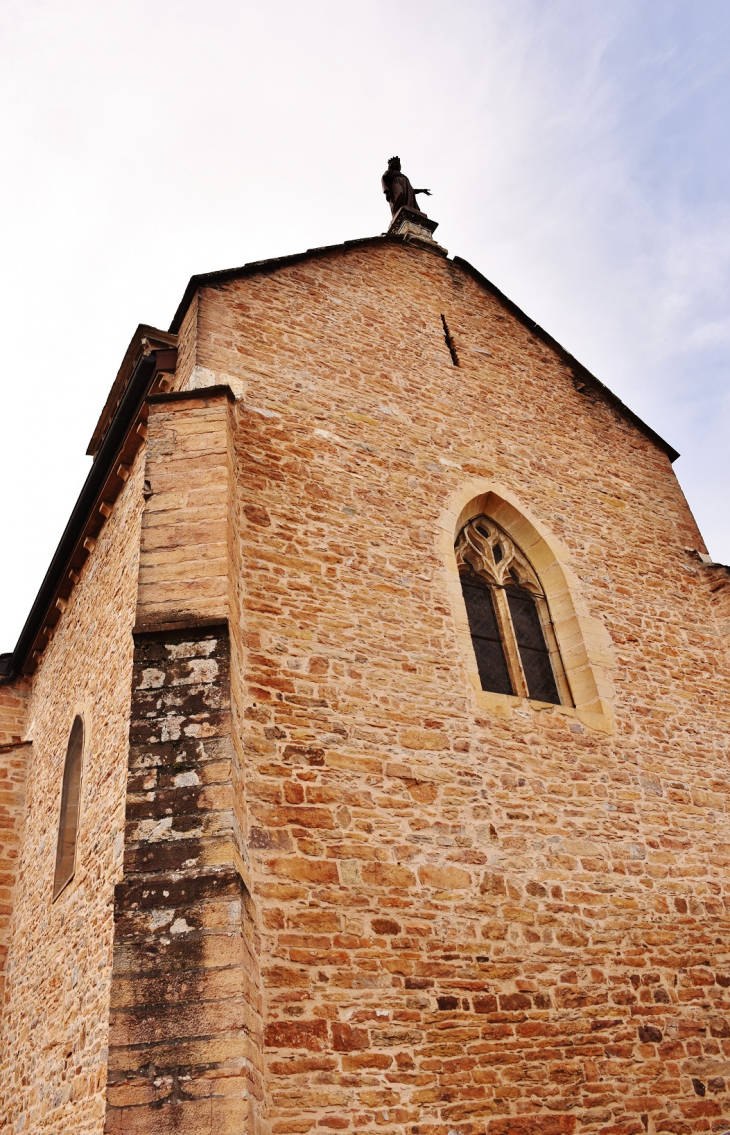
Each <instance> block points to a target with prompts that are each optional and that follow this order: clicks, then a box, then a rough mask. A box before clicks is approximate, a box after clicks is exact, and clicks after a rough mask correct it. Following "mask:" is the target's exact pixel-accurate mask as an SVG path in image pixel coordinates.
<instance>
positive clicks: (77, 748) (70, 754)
mask: <svg viewBox="0 0 730 1135" xmlns="http://www.w3.org/2000/svg"><path fill="white" fill-rule="evenodd" d="M83 753H84V723H83V721H82V720H81V718H80V717H78V716H77V717H75V718H74V723H73V725H72V726H71V736H70V737H69V739H68V747H67V749H66V761H65V764H64V766H63V787H62V789H61V815H60V817H59V821H58V843H57V846H56V871H55V875H54V878H53V897H54V899H55V898H57V897H58V896H59V895H60V893H61V891H62V890H63V889H64V887H65V886H66V884H67V883H69V882H70V880H71V879H72V878H73V875H74V870H75V867H76V839H77V836H78V830H79V805H80V800H81V763H82V758H83Z"/></svg>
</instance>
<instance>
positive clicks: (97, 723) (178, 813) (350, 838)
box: [0, 232, 730, 1135]
mask: <svg viewBox="0 0 730 1135" xmlns="http://www.w3.org/2000/svg"><path fill="white" fill-rule="evenodd" d="M90 452H91V453H92V455H93V456H94V462H93V465H92V468H91V472H90V474H89V480H88V481H87V483H86V485H85V486H84V489H83V490H82V494H81V497H80V499H79V504H78V505H77V506H76V509H75V510H74V513H73V515H72V517H71V520H70V521H69V527H68V528H67V530H66V533H65V535H64V538H63V540H62V543H61V545H60V547H59V551H58V553H57V554H56V557H55V558H54V561H53V563H52V564H51V567H50V568H49V573H48V575H47V577H46V581H45V582H44V584H43V587H42V589H41V592H40V593H39V597H38V600H37V601H36V603H35V605H34V607H33V610H32V611H31V613H30V616H29V619H28V622H27V624H26V627H25V629H24V631H23V633H22V634H21V638H20V640H19V643H18V645H17V647H16V649H15V651H14V652H13V653H12V654H11V655H6V656H3V657H2V659H0V666H1V667H2V670H1V671H0V672H1V673H2V674H3V675H4V677H3V678H2V679H1V680H0V778H1V780H2V784H1V786H0V859H1V861H2V862H1V866H0V987H1V988H2V997H3V1005H2V1050H1V1053H0V1129H1V1130H3V1131H7V1132H8V1133H9V1135H10V1133H12V1135H16V1133H18V1135H20V1133H22V1135H36V1133H41V1132H43V1133H44V1135H46V1133H47V1135H51V1133H52V1135H62V1133H63V1135H69V1133H72V1135H76V1133H79V1135H81V1133H83V1135H102V1133H103V1132H108V1133H115V1135H116V1133H119V1135H122V1133H124V1135H167V1133H172V1132H175V1133H185V1135H243V1133H244V1132H245V1133H247V1135H305V1133H310V1132H311V1133H312V1135H315V1133H320V1132H321V1133H325V1135H326V1133H327V1132H330V1133H333V1132H334V1133H337V1132H347V1133H350V1135H354V1133H356V1132H357V1133H360V1132H363V1133H364V1132H367V1133H373V1135H374V1133H376V1132H377V1133H378V1135H390V1133H393V1135H482V1133H485V1135H522V1133H524V1135H579V1133H580V1135H584V1133H589V1132H590V1133H595V1135H599V1133H600V1135H644V1133H648V1135H659V1133H672V1135H690V1133H694V1132H714V1133H716V1135H719V1133H720V1132H724V1131H725V1130H726V1129H727V1128H730V1094H729V1093H730V937H729V932H730V877H729V875H728V868H729V867H730V825H729V823H728V820H729V817H728V810H729V808H730V794H729V788H730V768H729V767H728V757H729V752H728V742H729V740H730V704H729V698H728V662H729V647H730V572H729V571H728V569H726V568H724V567H722V566H721V565H717V564H713V563H711V561H710V558H709V557H708V556H707V554H706V549H705V546H704V544H703V543H702V538H701V536H700V534H699V532H698V530H697V526H696V524H695V522H694V519H693V517H692V514H691V512H690V510H689V508H688V506H687V503H686V501H685V499H684V497H683V495H682V492H681V490H680V488H679V485H678V483H677V481H676V479H675V476H674V473H673V471H672V466H671V461H672V459H673V458H674V457H675V456H676V454H675V453H674V451H673V450H672V449H671V447H670V446H669V445H667V443H666V442H664V441H662V439H661V438H659V437H658V436H657V435H656V434H655V433H654V432H653V431H652V430H651V429H650V428H649V427H648V426H646V425H645V424H644V423H643V422H641V421H640V420H639V419H638V418H637V417H636V416H635V415H634V414H632V412H631V411H630V410H629V409H628V408H627V407H625V406H623V405H622V404H621V403H620V402H619V401H618V399H616V398H615V396H613V395H612V394H611V393H610V391H608V390H606V388H605V387H603V386H602V385H601V384H600V382H598V381H597V380H596V379H594V378H593V377H592V376H591V375H589V374H588V373H587V372H586V371H585V370H584V368H582V367H581V366H580V364H578V363H577V362H576V360H574V359H572V358H571V356H569V355H568V354H567V352H565V351H564V350H563V349H562V348H561V347H560V346H559V345H558V344H557V343H555V342H554V341H553V340H552V339H551V338H550V336H549V335H547V334H546V332H544V331H543V330H542V329H541V328H539V327H537V326H535V325H534V324H533V323H532V321H531V320H529V319H528V318H527V316H525V315H523V313H521V312H520V311H519V310H518V309H517V308H515V306H514V305H513V304H512V303H510V301H509V300H507V299H506V298H505V297H504V296H502V295H501V294H500V293H499V292H498V291H497V289H496V288H495V287H494V286H493V285H491V284H490V283H489V282H488V281H487V280H485V279H484V278H483V277H481V276H480V275H479V273H478V272H476V271H475V270H474V269H473V268H471V267H470V266H469V265H468V264H466V263H465V262H464V261H461V260H459V259H458V258H457V259H456V260H450V259H449V258H448V257H447V255H446V253H445V250H443V249H441V248H440V247H439V246H438V245H436V244H435V243H434V242H433V241H431V240H429V239H427V237H426V238H423V239H420V238H419V237H418V235H417V234H416V235H415V236H414V235H413V234H412V233H410V232H409V233H407V234H406V235H405V236H403V235H400V236H399V235H393V234H390V235H386V236H384V237H378V238H372V239H367V240H364V241H353V242H350V243H348V244H345V245H342V246H337V247H334V248H329V249H319V250H313V251H311V252H309V253H306V254H303V255H301V256H294V257H289V258H284V259H281V260H277V261H269V262H263V263H260V264H254V265H249V266H247V267H245V268H242V269H238V270H234V271H230V272H222V273H214V274H211V275H209V276H202V277H194V278H193V280H192V281H191V284H190V286H189V288H188V290H187V291H186V293H185V296H184V298H183V302H182V304H181V307H180V309H179V311H178V314H177V316H176V317H175V320H174V321H173V324H172V327H171V329H170V331H169V332H162V331H157V330H155V329H153V328H149V327H140V328H139V330H138V332H137V333H136V335H135V336H134V338H133V340H132V343H131V344H130V348H129V350H128V352H127V355H126V356H125V359H124V361H123V363H122V367H121V370H120V372H119V375H118V377H117V380H116V382H115V383H114V386H113V388H112V392H111V394H110V396H109V400H108V402H107V405H106V406H105V408H104V410H103V412H102V415H101V418H100V421H99V425H98V426H97V429H96V430H95V432H94V437H93V438H92V443H91V446H90ZM476 517H483V518H485V519H484V520H483V521H482V524H487V525H489V526H490V527H488V528H485V529H483V531H484V532H488V533H491V535H490V539H491V540H492V544H494V541H495V540H496V539H499V540H501V541H502V543H501V544H500V545H499V550H498V552H495V553H494V558H495V563H496V562H499V560H500V558H501V557H502V556H503V555H505V554H507V553H506V552H505V551H504V549H507V550H508V551H509V550H510V549H512V550H514V549H516V551H515V552H514V555H515V556H517V557H518V558H517V559H515V561H514V562H515V563H517V562H518V559H519V562H520V563H521V564H526V565H527V567H525V568H524V571H525V572H526V573H528V574H529V573H530V572H531V573H532V575H530V578H531V579H532V580H534V581H536V582H535V583H534V587H533V590H534V591H535V594H536V595H537V596H538V598H537V599H536V600H535V602H536V603H537V605H538V607H539V610H540V611H541V612H542V614H541V615H540V618H541V619H542V626H543V631H542V632H541V633H543V634H544V636H545V645H544V651H549V652H550V659H551V662H550V665H551V666H552V667H553V671H554V674H555V683H556V685H555V687H554V688H555V689H556V690H559V691H561V692H560V693H559V699H560V702H561V704H552V703H550V702H538V701H534V700H530V698H529V697H522V696H519V695H518V694H516V693H513V694H507V693H499V692H494V689H495V687H494V686H492V687H491V688H483V686H485V685H486V686H487V687H489V682H488V681H486V682H485V680H484V670H483V667H482V669H480V666H482V663H481V662H479V658H478V650H479V649H482V648H481V647H479V644H478V643H477V639H476V638H473V636H474V635H476V634H477V631H476V630H475V625H476V624H475V623H474V622H473V619H472V616H471V615H469V616H468V615H467V609H466V607H465V605H464V599H463V598H462V590H461V586H462V585H461V581H460V574H459V567H458V565H457V559H456V556H455V553H454V543H455V541H456V539H457V536H458V535H459V533H460V532H461V531H462V529H463V527H464V525H465V524H466V523H467V522H469V521H471V520H474V518H476ZM495 533H496V534H497V535H496V536H495ZM477 538H478V537H475V539H477ZM484 538H485V539H486V537H484ZM485 547H486V545H485ZM485 554H486V553H485ZM489 554H490V555H491V554H492V553H491V552H490V553H489ZM509 554H510V555H511V554H512V552H511V551H509ZM520 557H521V558H520ZM462 569H463V565H462ZM495 570H496V569H495ZM462 574H463V570H462ZM503 574H505V578H507V586H508V588H509V586H513V583H511V582H510V580H514V579H516V578H517V577H516V576H514V575H513V576H512V577H509V578H508V577H507V575H506V565H505V567H504V571H503ZM484 586H486V584H485V585H484ZM490 586H491V584H490ZM500 586H501V585H500ZM495 587H496V585H495ZM483 594H484V595H485V596H487V597H488V596H489V594H492V595H493V596H494V598H493V600H492V602H493V603H494V605H495V606H494V611H495V612H496V615H494V616H490V618H492V619H494V618H496V620H497V622H496V624H495V625H496V626H497V630H496V631H495V632H494V633H493V638H492V639H491V640H489V641H490V642H491V643H492V644H493V645H492V646H489V647H488V649H489V650H492V651H494V650H497V651H498V652H499V651H500V650H502V651H503V656H504V658H505V659H506V663H505V664H506V665H507V666H508V667H509V668H510V673H511V674H512V675H514V674H515V673H518V672H519V673H521V670H520V667H521V662H520V657H522V662H523V663H525V657H526V655H525V653H524V651H525V650H526V649H527V648H526V647H525V646H524V643H523V641H522V640H521V639H520V634H521V633H523V632H521V631H520V629H519V626H518V624H517V621H515V629H514V635H516V636H517V637H516V638H514V636H513V637H510V635H512V631H511V630H510V628H509V626H507V622H508V621H509V619H510V618H512V619H514V620H516V619H517V615H516V614H515V611H516V608H514V607H509V604H508V600H509V603H512V602H513V600H512V599H511V598H509V596H510V594H511V593H510V592H509V590H506V591H504V594H502V592H500V593H499V594H498V593H497V591H496V590H495V588H494V587H492V591H491V592H490V591H488V590H487V591H484V593H483ZM484 601H485V602H489V600H488V598H487V599H485V600H484ZM500 604H501V606H500ZM538 607H536V608H535V609H536V610H537V609H538ZM510 611H512V615H510ZM470 620H472V621H470ZM510 625H511V624H510ZM484 633H485V634H486V633H487V632H484ZM489 633H492V632H489ZM485 641H486V640H485ZM500 642H501V643H502V645H501V646H500V645H499V643H500ZM494 643H497V645H496V646H494ZM515 643H516V645H515ZM483 649H485V650H486V649H487V647H484V648H483ZM540 649H543V647H542V646H541V647H540ZM519 651H522V652H523V653H522V655H520V654H519ZM490 657H491V656H490ZM500 657H501V656H500ZM546 657H547V655H546ZM525 666H526V663H525ZM525 673H527V670H525ZM520 680H523V679H520ZM512 688H514V689H517V688H518V685H516V684H515V682H514V681H513V687H512ZM557 697H558V695H556V697H555V700H557ZM76 716H79V717H81V719H82V721H83V725H84V749H83V758H82V765H81V780H80V789H79V791H80V806H79V812H78V821H76V819H75V816H76V813H75V812H74V813H73V815H72V820H68V821H66V820H64V821H63V823H65V824H66V825H68V824H69V823H70V824H71V827H68V826H67V827H66V828H64V831H66V833H67V835H68V838H70V839H71V840H72V841H73V840H74V839H75V845H74V846H75V861H74V862H75V869H74V874H73V878H72V879H71V881H70V883H69V884H68V885H67V886H66V887H65V889H64V890H62V891H61V893H60V894H59V895H58V897H57V898H56V899H55V901H54V900H53V880H54V864H55V861H56V855H57V841H58V836H59V823H60V822H61V821H60V815H61V811H60V809H61V793H62V785H63V784H64V782H65V781H66V780H67V778H68V777H70V776H71V773H70V772H69V771H68V768H67V767H66V764H65V761H66V750H67V745H68V741H69V736H70V732H71V727H72V724H73V721H74V719H75V717H76ZM69 767H70V766H69ZM69 783H70V782H69ZM69 791H70V789H69ZM69 798H72V797H69Z"/></svg>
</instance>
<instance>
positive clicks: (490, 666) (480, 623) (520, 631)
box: [454, 514, 572, 705]
mask: <svg viewBox="0 0 730 1135" xmlns="http://www.w3.org/2000/svg"><path fill="white" fill-rule="evenodd" d="M454 551H455V554H456V562H457V566H458V569H459V576H460V579H461V589H462V595H463V597H464V603H465V606H466V613H467V619H468V622H469V630H470V633H471V639H472V645H473V647H474V653H475V655H476V661H477V668H478V671H479V679H480V681H481V685H482V689H484V690H488V691H491V692H493V693H500V694H514V695H516V696H518V697H529V698H532V699H533V700H535V701H544V702H551V703H552V704H555V705H560V704H563V705H571V704H572V699H571V697H570V691H569V688H568V683H567V680H566V677H565V671H564V669H563V665H562V661H561V659H560V652H559V650H558V644H557V640H556V638H555V632H554V630H553V626H552V621H551V619H550V611H549V608H548V604H547V600H546V598H545V594H544V592H543V589H542V587H541V585H540V580H539V578H538V576H537V574H536V572H535V570H534V568H533V567H532V565H531V564H530V562H529V560H528V559H527V557H526V556H525V554H524V553H523V552H522V550H521V549H520V548H519V547H518V546H517V545H516V544H515V543H514V541H513V540H511V539H510V537H509V536H508V535H507V533H506V532H505V531H504V530H503V529H502V528H500V526H499V525H498V524H496V523H495V521H493V520H491V519H490V518H489V517H487V516H485V515H484V514H482V515H479V516H475V517H473V518H472V519H471V520H469V521H468V522H467V523H466V524H465V525H464V526H463V527H462V528H461V530H460V532H459V534H458V536H457V538H456V543H455V546H454Z"/></svg>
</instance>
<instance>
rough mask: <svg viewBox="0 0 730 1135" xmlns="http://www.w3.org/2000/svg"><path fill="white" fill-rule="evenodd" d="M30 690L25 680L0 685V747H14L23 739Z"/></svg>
mask: <svg viewBox="0 0 730 1135" xmlns="http://www.w3.org/2000/svg"><path fill="white" fill-rule="evenodd" d="M30 688H31V683H30V681H29V680H28V679H27V678H16V679H15V681H13V682H8V683H2V684H0V745H14V744H17V743H18V742H19V741H22V740H23V738H24V737H25V728H26V718H27V714H28V699H29V697H30Z"/></svg>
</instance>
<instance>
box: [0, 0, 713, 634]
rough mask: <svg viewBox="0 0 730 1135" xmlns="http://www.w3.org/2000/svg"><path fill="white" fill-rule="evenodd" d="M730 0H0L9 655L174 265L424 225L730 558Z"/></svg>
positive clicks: (165, 297)
mask: <svg viewBox="0 0 730 1135" xmlns="http://www.w3.org/2000/svg"><path fill="white" fill-rule="evenodd" d="M729 59H730V3H728V0H611V3H606V0H478V2H477V0H449V2H448V3H445V2H442V0H419V2H418V3H415V2H411V0H388V2H387V3H386V2H381V0H366V2H362V0H348V2H347V3H344V2H343V0H306V2H303V0H266V2H263V0H257V2H251V0H204V2H202V0H199V2H192V0H144V2H138V0H116V2H115V3H114V4H111V3H100V2H99V0H0V98H1V100H2V114H1V115H0V147H1V149H0V152H1V153H2V160H3V167H4V174H3V177H2V181H1V183H0V194H1V195H2V196H1V198H0V217H1V218H2V220H1V221H0V227H1V231H2V236H1V237H0V241H1V243H0V254H1V257H2V276H1V279H0V286H1V287H2V297H1V301H2V302H1V304H0V311H1V312H2V322H3V326H2V344H3V351H2V372H1V378H2V389H1V391H0V484H1V485H2V494H1V496H0V532H2V556H1V557H0V573H1V576H2V580H1V582H2V586H1V587H0V651H6V650H11V649H12V648H13V646H14V644H15V640H16V639H17V636H18V634H19V632H20V629H21V627H22V625H23V622H24V621H25V618H26V616H27V614H28V612H29V610H30V606H31V603H32V601H33V599H34V597H35V594H36V592H37V590H38V587H39V586H40V583H41V580H42V578H43V575H44V573H45V571H46V569H47V567H48V564H49V562H50V559H51V556H52V554H53V552H54V550H55V547H56V544H57V543H58V540H59V538H60V535H61V532H62V531H63V528H64V525H65V523H66V521H67V519H68V516H69V514H70V512H71V508H72V506H73V504H74V501H75V499H76V497H77V495H78V492H79V490H80V488H81V485H82V483H83V480H84V478H85V476H86V472H87V470H88V467H89V462H90V459H89V458H88V457H86V456H85V450H86V446H87V443H88V440H89V437H90V435H91V431H92V429H93V426H94V424H95V422H96V419H97V417H98V414H99V412H100V410H101V407H102V405H103V403H104V400H105V398H106V394H107V392H108V390H109V387H110V385H111V383H112V381H113V379H114V376H115V374H116V371H117V369H118V367H119V364H120V362H121V359H122V356H123V353H124V350H125V348H126V346H127V343H128V341H129V339H130V337H131V335H132V333H133V331H134V329H135V327H136V326H137V324H138V323H151V324H154V325H156V326H158V327H162V328H167V326H168V325H169V322H170V320H171V318H172V316H173V313H174V311H175V308H176V307H177V304H178V302H179V300H180V298H181V296H182V293H183V290H184V288H185V285H186V283H187V281H188V279H189V277H190V276H191V275H192V274H193V273H195V272H203V271H209V270H214V269H219V268H228V267H232V266H235V265H239V264H244V263H246V262H247V261H250V260H258V259H263V258H267V257H271V256H279V255H283V254H286V253H291V252H297V251H301V250H303V249H306V248H311V247H313V246H316V245H322V244H332V243H337V242H340V241H343V240H348V239H352V238H357V237H362V236H368V235H371V234H373V233H380V232H382V231H384V229H385V228H386V227H387V224H388V221H389V211H388V207H387V205H386V203H385V200H384V198H383V197H382V194H381V190H380V175H381V173H382V171H383V169H384V168H385V165H386V162H387V159H388V157H389V156H390V155H391V154H394V153H398V154H400V156H401V159H402V161H403V168H404V171H405V172H406V173H407V174H408V175H409V176H410V177H411V179H412V180H413V182H414V184H416V185H427V186H428V187H429V188H430V189H431V190H432V191H433V196H432V197H431V198H430V200H429V201H428V206H427V207H428V212H429V214H430V215H431V216H433V217H434V218H435V219H436V220H438V221H439V222H440V228H439V229H438V232H437V237H438V239H439V240H440V242H441V243H442V244H444V245H445V246H446V247H447V248H448V249H449V252H450V254H452V255H460V256H463V257H464V258H465V259H466V260H469V261H470V262H471V263H472V264H474V265H475V267H477V268H478V269H479V270H480V271H481V272H483V273H484V274H485V275H486V276H488V277H489V278H490V279H491V280H492V281H493V282H494V283H495V284H496V285H497V286H498V287H499V288H501V289H502V291H504V292H506V293H507V295H508V296H510V298H511V299H513V300H514V301H515V302H516V303H517V304H519V305H520V307H522V308H523V309H524V310H525V311H526V312H527V313H528V314H529V315H530V316H531V317H532V318H533V319H535V320H537V321H538V322H539V323H541V324H542V325H543V327H545V328H546V329H547V330H548V331H549V332H550V333H551V334H552V335H553V336H554V337H555V338H556V339H558V340H559V341H560V342H561V343H562V344H563V345H564V346H565V347H566V348H567V349H568V350H569V351H571V352H572V353H573V354H574V355H576V356H577V357H578V358H579V359H580V360H581V362H582V363H584V364H585V365H586V366H587V367H588V368H589V369H590V370H591V371H592V372H593V373H594V374H595V375H597V377H598V378H600V379H601V381H602V382H604V383H606V384H607V385H608V386H609V387H611V389H612V390H614V391H615V392H616V394H618V395H619V397H620V398H622V399H623V400H624V401H625V402H626V403H628V405H629V406H631V408H632V409H633V410H635V411H636V412H637V413H638V414H639V415H640V416H641V417H642V418H644V419H645V421H647V422H648V423H649V424H650V425H651V426H652V427H653V428H654V429H655V430H657V432H658V433H660V434H661V435H662V436H663V437H665V438H666V439H667V440H668V441H669V442H671V443H672V444H673V445H674V446H675V447H676V448H677V449H679V450H680V452H681V454H682V457H681V458H680V459H679V461H678V462H677V463H676V465H675V469H676V471H677V474H678V476H679V479H680V481H681V483H682V486H683V488H684V490H685V493H686V494H687V497H688V500H689V503H690V506H691V507H692V509H693V511H694V514H695V516H696V517H697V520H698V522H699V525H700V528H701V529H702V531H703V533H704V536H705V539H706V541H707V544H708V546H709V549H710V552H711V553H712V555H713V556H714V557H715V558H716V559H717V560H720V561H722V562H725V563H728V562H730V510H729V509H728V506H727V503H726V502H727V499H728V492H729V490H730V472H729V471H728V464H729V463H728V452H729V450H730V444H729V442H730V396H729V395H728V381H727V380H728V349H729V347H730V309H729V304H728V300H729V299H730V195H729V193H728V190H729V189H730V157H729V152H730V151H729V148H728V144H727V129H728V127H727V123H728V120H730V113H729V111H730V105H729V104H730V74H729V70H728V61H729Z"/></svg>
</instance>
